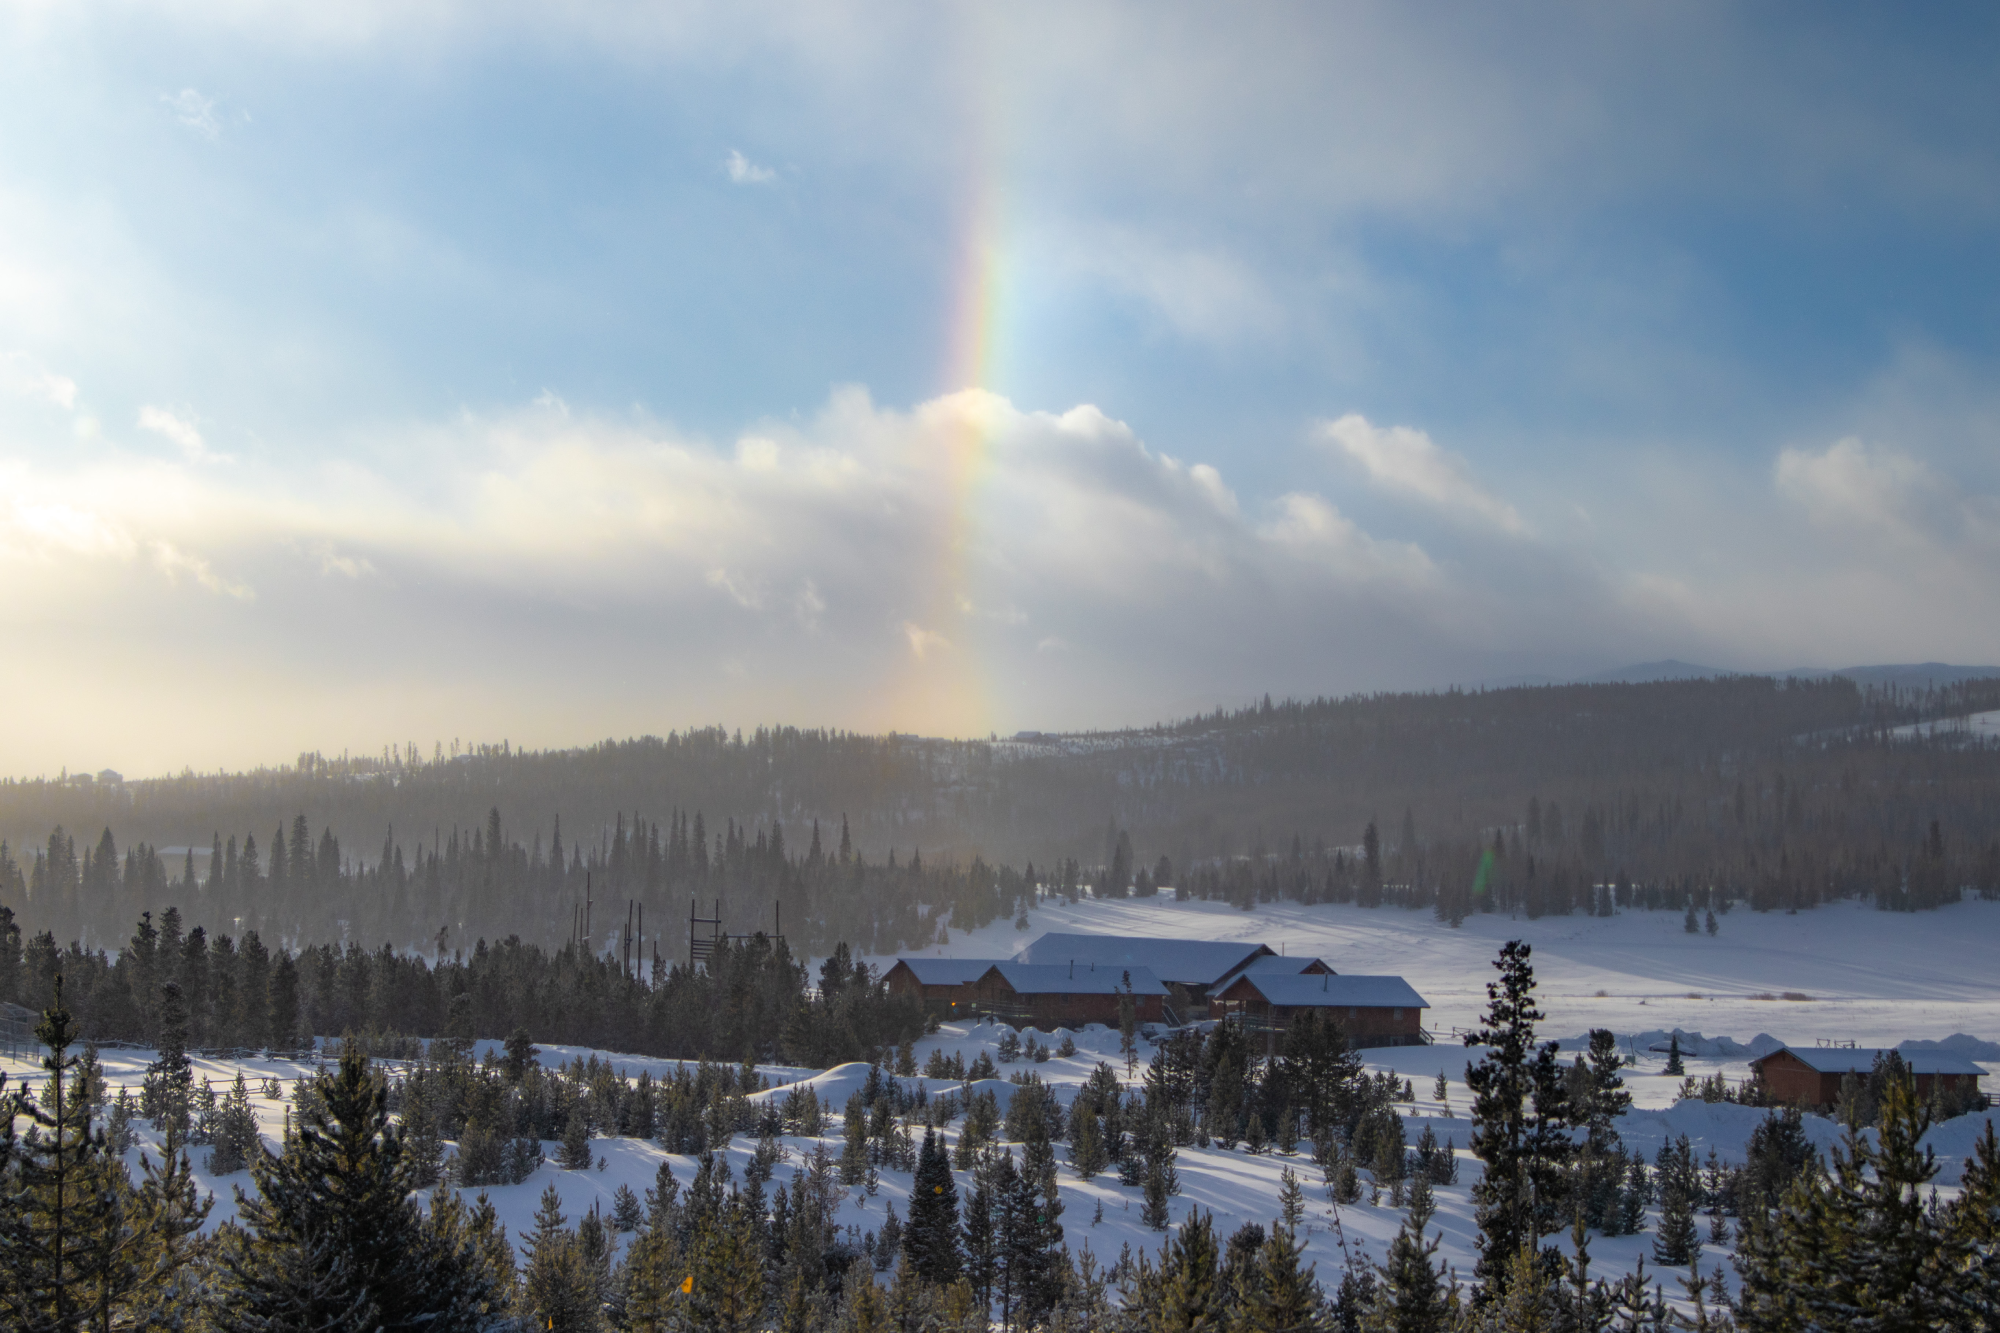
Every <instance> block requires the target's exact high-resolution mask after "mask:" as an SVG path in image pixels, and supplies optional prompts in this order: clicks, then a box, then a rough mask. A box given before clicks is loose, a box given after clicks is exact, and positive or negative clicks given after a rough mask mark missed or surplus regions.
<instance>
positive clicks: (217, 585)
mask: <svg viewBox="0 0 2000 1333" xmlns="http://www.w3.org/2000/svg"><path fill="white" fill-rule="evenodd" d="M146 545H147V549H148V550H150V551H151V552H152V556H153V565H154V567H155V568H157V569H158V570H159V571H160V572H161V573H162V574H165V575H166V576H167V578H168V580H169V581H170V582H174V583H178V582H180V581H181V579H182V578H184V577H185V578H191V579H193V580H194V581H195V582H196V583H197V584H199V585H200V586H201V587H204V588H206V589H208V590H209V591H210V592H212V593H217V594H219V595H221V596H224V597H233V598H235V599H236V600H237V601H240V602H248V601H253V600H255V598H256V596H257V594H256V593H255V592H253V591H251V589H250V587H249V586H248V585H247V584H242V583H235V582H232V581H230V580H228V579H225V578H223V577H222V576H221V575H219V574H217V573H216V572H215V568H214V566H212V565H210V564H209V562H208V561H207V560H206V559H204V558H203V557H201V556H198V555H194V554H192V553H191V552H188V551H183V550H181V549H180V548H179V547H178V546H175V545H174V544H173V543H172V542H170V541H166V540H164V539H161V538H155V539H153V540H152V541H150V542H148V543H147V544H146Z"/></svg>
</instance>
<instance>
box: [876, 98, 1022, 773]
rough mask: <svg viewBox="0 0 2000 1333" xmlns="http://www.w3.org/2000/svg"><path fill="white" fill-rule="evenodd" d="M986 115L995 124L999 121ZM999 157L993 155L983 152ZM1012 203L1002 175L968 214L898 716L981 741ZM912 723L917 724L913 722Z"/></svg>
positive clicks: (985, 720)
mask: <svg viewBox="0 0 2000 1333" xmlns="http://www.w3.org/2000/svg"><path fill="white" fill-rule="evenodd" d="M981 119H982V120H983V121H984V122H985V124H986V125H990V124H991V123H992V118H991V117H990V116H983V117H981ZM977 156H978V157H979V158H980V159H981V160H985V161H989V162H990V161H992V160H993V158H992V155H991V153H990V152H987V153H982V154H979V155H977ZM1002 220H1003V207H1002V199H1001V192H1000V188H999V184H998V182H997V180H996V179H995V173H991V172H987V173H983V174H981V175H980V177H979V178H978V180H977V181H976V182H975V185H974V188H973V189H972V190H971V191H969V192H968V196H967V201H966V205H965V207H964V210H963V212H962V214H961V218H960V224H959V237H958V246H957V249H958V255H957V262H956V266H955V270H954V271H955V274H956V278H955V281H954V282H953V284H952V288H953V299H952V303H951V307H950V311H951V313H950V316H949V322H948V326H947V329H946V336H945V339H944V347H945V362H944V365H943V366H942V367H941V368H940V377H941V380H942V384H941V385H940V388H941V390H942V394H943V396H942V397H941V398H940V399H939V400H938V401H937V402H936V403H934V404H932V405H931V408H930V409H929V411H931V412H934V413H936V418H935V424H936V425H937V426H938V427H941V429H939V430H921V431H918V432H916V433H915V436H914V438H915V439H916V440H917V441H918V444H917V446H916V447H918V448H922V449H925V450H933V449H938V448H940V447H942V450H943V457H942V458H931V459H921V460H916V461H917V463H918V466H919V469H920V470H922V471H926V472H928V471H931V470H932V469H934V468H936V469H940V470H941V472H942V478H941V480H942V482H943V495H944V505H943V508H942V510H941V513H940V516H939V522H938V530H937V533H936V537H935V546H934V551H933V555H932V557H931V564H930V568H929V570H928V571H927V574H928V576H929V577H928V583H929V586H928V589H927V591H926V594H925V596H924V598H923V599H922V601H921V608H922V613H921V618H920V619H917V620H913V621H912V622H910V623H909V624H908V625H907V626H905V632H906V634H907V636H908V638H909V647H908V663H909V669H908V671H907V672H906V673H905V674H904V678H903V679H902V681H901V682H900V687H899V689H898V697H897V698H896V699H895V700H894V701H892V702H891V704H890V709H891V711H892V712H893V713H894V714H895V715H898V716H900V717H903V718H906V719H917V720H919V725H920V727H921V729H922V730H925V731H929V732H931V733H933V734H936V733H943V734H947V735H959V736H980V735H984V734H986V732H987V731H989V730H990V729H991V727H992V725H993V716H994V709H993V705H992V696H991V692H990V690H989V689H988V682H987V679H986V674H985V672H984V670H983V668H982V653H981V651H980V649H981V644H980V643H979V639H980V637H981V635H982V626H981V625H980V623H979V621H978V619H977V618H976V616H975V615H974V614H973V612H974V611H975V610H976V607H977V604H978V599H977V597H976V596H975V589H974V588H973V587H972V562H971V554H972V550H973V547H974V544H975V542H976V541H977V539H978V536H979V522H978V496H979V490H980V483H981V481H982V480H984V478H985V476H986V474H987V471H988V468H989V465H990V463H991V461H992V444H993V431H992V427H993V423H994V418H995V415H996V411H997V409H998V408H999V407H1000V406H1001V404H1000V401H999V399H998V398H997V397H996V396H995V387H994V386H995V383H996V380H997V369H996V365H995V359H996V355H997V352H998V350H999V345H1000V338H999V330H1000V327H1001V323H1002V317H1003V315H1004V313H1005V311H1004V295H1005V284H1004V282H1003V280H1002V278H1003V273H1002V260H1003V247H1002ZM904 725H908V723H907V722H906V723H905V724H904Z"/></svg>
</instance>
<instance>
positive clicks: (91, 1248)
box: [0, 974, 205, 1333]
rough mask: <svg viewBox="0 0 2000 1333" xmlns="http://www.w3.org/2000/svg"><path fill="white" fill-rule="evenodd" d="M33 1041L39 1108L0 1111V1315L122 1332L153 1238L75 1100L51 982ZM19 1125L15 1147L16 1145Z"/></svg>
mask: <svg viewBox="0 0 2000 1333" xmlns="http://www.w3.org/2000/svg"><path fill="white" fill-rule="evenodd" d="M35 1036H36V1038H37V1040H39V1041H40V1042H41V1044H42V1045H43V1046H44V1047H45V1048H46V1054H44V1055H43V1057H42V1062H41V1063H42V1068H43V1069H44V1070H45V1071H47V1073H48V1076H49V1081H48V1095H47V1097H46V1098H45V1099H44V1100H45V1101H46V1103H47V1105H46V1106H44V1105H42V1104H41V1103H40V1102H37V1101H35V1100H34V1099H31V1098H28V1097H26V1096H24V1095H22V1094H19V1093H15V1094H8V1095H7V1104H6V1105H5V1106H0V1116H4V1118H5V1124H4V1126H0V1164H4V1166H5V1170H4V1173H0V1310H4V1312H5V1314H6V1316H7V1323H8V1327H10V1328H14V1329H20V1330H23V1331H24V1333H39V1331H40V1330H45V1329H46V1330H58V1329H60V1330H70V1329H83V1328H86V1327H92V1326H95V1325H97V1324H99V1323H109V1321H111V1320H112V1319H113V1318H114V1317H115V1318H117V1319H119V1321H120V1322H121V1323H122V1322H125V1320H126V1319H127V1318H129V1317H130V1316H131V1315H132V1313H133V1307H134V1305H135V1302H136V1300H137V1298H139V1297H140V1296H141V1295H142V1294H143V1289H142V1284H143V1282H144V1280H145V1278H146V1277H147V1276H148V1273H147V1271H146V1264H145V1258H146V1250H147V1249H148V1247H149V1245H150V1244H151V1243H152V1241H153V1238H152V1237H151V1236H150V1235H149V1234H148V1233H149V1231H150V1228H149V1227H148V1226H147V1225H146V1222H145V1219H144V1216H143V1213H144V1210H143V1209H142V1208H141V1207H140V1206H139V1204H138V1201H137V1200H135V1199H134V1197H133V1191H132V1188H131V1182H130V1180H129V1178H128V1177H127V1176H126V1174H125V1168H124V1167H123V1165H122V1164H120V1163H119V1162H118V1160H117V1159H116V1157H114V1156H113V1154H112V1151H111V1147H110V1144H109V1142H108V1139H107V1136H106V1135H105V1134H104V1133H103V1132H102V1131H98V1130H94V1129H93V1128H92V1127H91V1123H90V1120H89V1116H88V1113H87V1110H86V1108H85V1106H84V1105H83V1104H82V1103H83V1102H84V1100H85V1099H84V1098H81V1097H79V1096H78V1095H77V1093H76V1090H75V1087H74V1083H73V1079H74V1078H75V1076H76V1073H77V1070H78V1066H79V1064H80V1060H79V1057H77V1056H75V1055H72V1054H71V1053H70V1048H71V1047H72V1046H74V1045H75V1043H76V1037H77V1024H76V1019H75V1017H74V1015H72V1014H71V1013H70V1011H69V1009H68V1007H67V1006H66V1005H65V1004H64V1003H63V981H62V976H61V975H60V974H57V975H56V977H55V984H54V994H53V996H52V999H51V1002H50V1005H49V1008H48V1009H46V1010H45V1011H43V1014H42V1018H41V1022H40V1023H39V1024H37V1026H36V1028H35ZM20 1117H25V1118H26V1119H27V1120H28V1122H29V1126H30V1132H29V1134H28V1135H27V1136H26V1138H25V1139H17V1138H16V1131H15V1122H16V1119H17V1118H20ZM203 1211H205V1210H203ZM195 1221H196V1224H197V1225H199V1222H200V1217H199V1215H197V1217H196V1219H195Z"/></svg>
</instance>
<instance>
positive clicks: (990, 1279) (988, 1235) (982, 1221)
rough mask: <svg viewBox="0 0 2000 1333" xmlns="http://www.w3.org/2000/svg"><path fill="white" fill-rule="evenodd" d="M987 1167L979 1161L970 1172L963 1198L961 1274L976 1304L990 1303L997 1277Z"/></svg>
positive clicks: (991, 1203)
mask: <svg viewBox="0 0 2000 1333" xmlns="http://www.w3.org/2000/svg"><path fill="white" fill-rule="evenodd" d="M989 1174H990V1173H989V1170H988V1167H987V1166H986V1164H985V1162H983V1161H982V1163H981V1164H980V1166H979V1168H978V1170H977V1171H976V1172H975V1173H974V1176H973V1181H972V1192H971V1194H969V1195H968V1196H966V1200H965V1276H966V1278H967V1279H968V1280H969V1281H970V1282H971V1283H972V1289H973V1291H974V1293H975V1294H976V1295H977V1296H978V1299H979V1307H980V1308H981V1309H982V1310H990V1309H991V1308H992V1306H993V1288H994V1285H995V1283H996V1282H997V1281H998V1279H999V1249H998V1245H997V1239H998V1238H997V1235H996V1232H995V1229H994V1211H995V1210H994V1206H993V1189H992V1186H991V1184H990V1183H989V1181H988V1175H989Z"/></svg>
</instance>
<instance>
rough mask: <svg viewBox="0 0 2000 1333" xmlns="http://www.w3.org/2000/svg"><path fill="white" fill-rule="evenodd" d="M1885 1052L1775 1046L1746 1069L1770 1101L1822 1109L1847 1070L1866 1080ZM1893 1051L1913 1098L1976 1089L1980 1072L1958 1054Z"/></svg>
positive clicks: (1836, 1096)
mask: <svg viewBox="0 0 2000 1333" xmlns="http://www.w3.org/2000/svg"><path fill="white" fill-rule="evenodd" d="M1885 1054H1887V1052H1886V1051H1884V1050H1879V1049H1875V1048H1873V1047H1866V1046H1863V1047H1855V1046H1780V1047H1779V1048H1778V1049H1777V1050H1775V1051H1772V1052H1771V1053H1770V1054H1769V1055H1763V1056H1759V1057H1758V1058H1757V1059H1755V1060H1752V1061H1751V1062H1750V1068H1752V1069H1753V1070H1755V1071H1756V1072H1757V1074H1758V1075H1759V1077H1761V1078H1762V1079H1763V1080H1764V1088H1765V1091H1766V1092H1767V1093H1768V1094H1769V1095H1770V1098H1771V1100H1772V1101H1774V1102H1778V1103H1781V1104H1784V1105H1795V1106H1804V1107H1816V1108H1822V1109H1823V1108H1827V1107H1832V1106H1837V1105H1839V1104H1840V1084H1841V1080H1842V1079H1844V1078H1846V1077H1847V1076H1848V1075H1849V1074H1853V1075H1856V1076H1857V1077H1860V1078H1867V1077H1868V1075H1869V1074H1870V1073H1871V1072H1872V1071H1873V1070H1874V1068H1875V1062H1876V1060H1877V1059H1879V1058H1880V1057H1881V1056H1883V1055H1885ZM1898 1054H1899V1055H1900V1056H1901V1057H1902V1060H1903V1063H1904V1065H1906V1066H1907V1067H1908V1068H1909V1071H1910V1073H1911V1074H1912V1075H1913V1076H1914V1077H1915V1079H1916V1085H1917V1096H1919V1097H1929V1096H1930V1095H1931V1093H1932V1092H1933V1091H1939V1090H1942V1091H1946V1092H1977V1091H1978V1090H1979V1077H1980V1075H1981V1074H1984V1073H1985V1072H1986V1071H1985V1070H1983V1069H1981V1068H1980V1067H1979V1066H1978V1065H1976V1064H1974V1063H1973V1062H1972V1061H1970V1060H1968V1059H1966V1058H1965V1057H1964V1056H1962V1055H1952V1054H1950V1053H1948V1052H1945V1051H1902V1052H1898Z"/></svg>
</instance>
